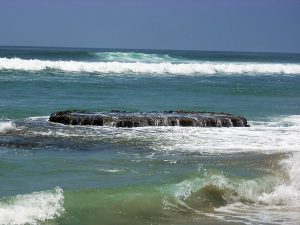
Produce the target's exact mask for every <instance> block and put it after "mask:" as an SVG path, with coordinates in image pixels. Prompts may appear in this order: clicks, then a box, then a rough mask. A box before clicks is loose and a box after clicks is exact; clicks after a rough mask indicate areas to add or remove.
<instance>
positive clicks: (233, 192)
mask: <svg viewBox="0 0 300 225" xmlns="http://www.w3.org/2000/svg"><path fill="white" fill-rule="evenodd" d="M299 162H300V152H297V153H294V154H292V155H291V156H290V157H289V158H287V159H284V160H282V161H281V162H280V163H279V164H280V165H281V167H282V171H281V173H282V174H280V173H279V174H276V175H275V176H274V175H268V176H262V177H257V178H255V179H250V180H248V179H245V178H238V177H226V176H225V175H223V174H222V173H219V174H213V173H209V172H207V173H205V175H204V177H198V178H194V179H190V180H184V181H182V182H181V183H178V184H174V185H172V186H170V187H169V189H168V192H169V193H171V195H172V196H173V198H166V199H165V200H164V206H165V208H166V209H173V210H180V211H192V212H194V213H198V214H205V215H207V216H212V217H216V218H219V219H221V220H227V221H232V222H241V221H243V222H245V224H252V223H255V224H256V223H258V224H260V223H270V224H282V218H283V217H284V218H285V219H286V222H287V223H288V224H289V223H291V224H296V223H295V222H296V221H300V214H299V213H297V212H299V211H298V210H299V208H300V182H299V181H300V169H299V168H300V163H299ZM274 173H275V171H274ZM277 173H278V171H277ZM212 211H213V213H212ZM286 212H289V215H287V214H286ZM262 215H264V216H262Z"/></svg>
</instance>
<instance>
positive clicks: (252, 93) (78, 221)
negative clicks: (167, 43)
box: [0, 47, 300, 225]
mask: <svg viewBox="0 0 300 225" xmlns="http://www.w3.org/2000/svg"><path fill="white" fill-rule="evenodd" d="M299 87H300V55H298V54H288V53H247V52H201V51H165V50H122V49H118V50H111V49H110V50H104V49H61V48H55V49H53V48H22V47H10V48H1V47H0V224H3V225H46V224H57V225H82V224H90V225H99V224H105V225H124V224H125V225H126V224H128V225H129V224H130V225H140V224H162V225H169V224H174V225H179V224H190V225H197V224H213V225H219V224H225V225H232V224H234V225H235V224H262V225H270V224H290V225H296V224H299V223H300V213H299V212H300V205H299V202H300V183H299V179H300V170H299V162H300V139H299V136H300V101H299V99H300V89H299ZM69 109H70V110H74V109H78V110H88V111H91V112H110V111H112V110H120V111H128V112H162V111H170V110H172V111H176V110H179V111H180V110H185V111H200V112H203V111H206V112H224V113H230V114H234V115H240V116H243V117H245V118H246V119H247V121H248V124H249V125H250V127H228V128H227V127H220V128H212V127H206V128H205V127H179V126H173V127H172V126H165V127H136V128H117V127H108V126H103V127H97V126H72V125H62V124H56V123H52V122H49V116H50V115H51V113H53V112H57V111H63V110H69Z"/></svg>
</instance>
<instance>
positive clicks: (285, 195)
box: [258, 152, 300, 207]
mask: <svg viewBox="0 0 300 225" xmlns="http://www.w3.org/2000/svg"><path fill="white" fill-rule="evenodd" d="M282 165H283V167H285V169H286V171H287V173H288V175H289V178H290V180H289V182H288V183H284V184H281V185H279V186H277V187H276V188H275V189H274V190H273V191H272V192H271V193H264V194H263V195H261V196H260V197H259V198H258V200H259V201H260V202H262V203H265V204H269V205H287V206H289V207H300V152H297V153H294V154H293V155H292V156H291V157H290V158H288V159H285V160H283V161H282Z"/></svg>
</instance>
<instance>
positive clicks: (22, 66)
mask: <svg viewBox="0 0 300 225" xmlns="http://www.w3.org/2000/svg"><path fill="white" fill-rule="evenodd" d="M47 69H53V70H59V71H64V72H88V73H99V74H111V73H113V74H122V73H125V74H126V73H130V74H160V75H161V74H174V75H197V74H198V75H214V74H249V75H257V74H273V75H278V74H287V75H296V74H300V64H279V63H235V62H231V63H225V62H223V63H222V62H199V63H170V62H163V63H142V62H80V61H49V60H38V59H30V60H25V59H20V58H0V70H24V71H42V70H47Z"/></svg>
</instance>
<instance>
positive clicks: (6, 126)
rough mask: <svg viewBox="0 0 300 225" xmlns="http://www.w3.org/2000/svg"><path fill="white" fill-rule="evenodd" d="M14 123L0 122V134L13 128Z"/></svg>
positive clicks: (14, 127) (14, 126)
mask: <svg viewBox="0 0 300 225" xmlns="http://www.w3.org/2000/svg"><path fill="white" fill-rule="evenodd" d="M15 129H16V125H15V124H14V123H13V122H12V121H4V122H0V134H1V133H7V132H9V131H12V130H15Z"/></svg>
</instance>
